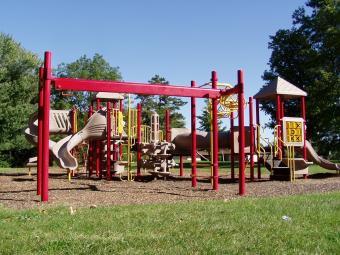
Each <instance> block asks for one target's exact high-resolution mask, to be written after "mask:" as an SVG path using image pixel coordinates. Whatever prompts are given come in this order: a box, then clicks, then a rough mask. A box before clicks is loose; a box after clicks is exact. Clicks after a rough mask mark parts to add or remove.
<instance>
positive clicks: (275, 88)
mask: <svg viewBox="0 0 340 255" xmlns="http://www.w3.org/2000/svg"><path fill="white" fill-rule="evenodd" d="M277 95H280V96H281V98H282V99H294V98H300V97H302V96H307V93H306V92H305V91H303V90H302V89H300V88H298V87H296V86H295V85H293V84H291V83H290V82H288V81H286V80H285V79H283V78H281V77H279V76H278V77H276V78H275V79H274V80H273V81H272V82H271V83H269V84H268V85H266V86H264V87H263V88H262V89H261V90H260V91H259V92H258V93H257V94H255V95H254V98H255V99H260V100H274V99H275V98H276V96H277Z"/></svg>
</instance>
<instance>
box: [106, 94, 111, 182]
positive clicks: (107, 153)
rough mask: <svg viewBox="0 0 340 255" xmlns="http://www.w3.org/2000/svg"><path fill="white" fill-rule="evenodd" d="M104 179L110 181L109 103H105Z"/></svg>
mask: <svg viewBox="0 0 340 255" xmlns="http://www.w3.org/2000/svg"><path fill="white" fill-rule="evenodd" d="M106 108H107V109H106V120H107V124H106V179H107V180H108V181H111V178H112V176H111V110H112V109H111V103H110V101H108V102H107V103H106Z"/></svg>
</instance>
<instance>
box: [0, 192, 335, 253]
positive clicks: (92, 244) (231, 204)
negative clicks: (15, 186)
mask: <svg viewBox="0 0 340 255" xmlns="http://www.w3.org/2000/svg"><path fill="white" fill-rule="evenodd" d="M284 215H286V216H289V217H290V220H288V221H286V220H283V219H282V216H284ZM0 229H1V231H0V254H340V192H333V193H328V194H313V195H299V196H290V197H279V198H241V199H237V200H232V201H226V202H225V201H209V202H190V203H177V204H158V205H130V206H114V207H107V208H100V207H98V208H94V209H89V208H83V209H78V210H77V211H76V213H75V214H74V215H71V214H70V212H69V208H51V209H47V210H46V211H41V210H40V211H39V210H37V209H36V210H25V211H13V210H8V209H4V208H0Z"/></svg>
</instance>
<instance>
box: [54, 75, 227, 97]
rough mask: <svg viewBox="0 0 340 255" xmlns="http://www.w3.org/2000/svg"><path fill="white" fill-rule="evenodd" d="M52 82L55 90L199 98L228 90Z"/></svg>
mask: <svg viewBox="0 0 340 255" xmlns="http://www.w3.org/2000/svg"><path fill="white" fill-rule="evenodd" d="M52 84H54V86H55V88H56V89H57V90H77V91H93V92H116V93H128V94H145V95H164V96H178V97H201V98H203V97H204V98H217V97H219V96H220V95H221V93H227V91H229V90H230V89H226V90H220V89H212V88H197V87H194V88H192V87H186V86H175V85H167V84H147V83H135V82H119V81H104V80H81V79H71V78H53V79H52ZM231 90H233V89H231ZM227 94H229V93H227ZM231 94H232V93H231Z"/></svg>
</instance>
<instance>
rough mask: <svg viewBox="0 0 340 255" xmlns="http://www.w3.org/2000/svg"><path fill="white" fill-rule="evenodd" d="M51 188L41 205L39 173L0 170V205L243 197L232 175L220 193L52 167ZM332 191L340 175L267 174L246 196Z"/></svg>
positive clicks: (172, 181) (180, 181)
mask: <svg viewBox="0 0 340 255" xmlns="http://www.w3.org/2000/svg"><path fill="white" fill-rule="evenodd" d="M49 188H50V191H49V202H48V203H44V204H43V205H42V203H41V202H40V197H39V196H37V195H36V175H35V174H33V175H32V177H29V176H28V175H27V172H15V173H9V172H6V173H0V204H2V205H3V206H5V207H9V208H14V209H25V208H37V207H41V206H44V207H46V206H47V207H49V206H56V205H62V206H73V207H90V206H93V205H96V206H103V205H104V206H105V205H122V204H150V203H171V202H177V201H198V200H212V199H225V200H229V199H236V198H239V196H238V183H237V182H231V181H230V177H222V178H221V179H220V185H219V191H218V192H215V191H212V190H211V185H210V181H209V180H204V179H201V180H199V182H198V188H197V189H196V190H193V189H192V188H191V179H190V177H185V178H179V177H172V178H169V177H168V178H167V180H163V179H158V180H154V178H152V177H150V176H149V177H148V178H145V180H144V181H134V182H127V181H120V180H114V181H110V182H109V181H106V180H99V179H86V178H85V176H84V175H79V176H78V177H75V178H73V179H72V181H71V182H69V181H68V180H67V177H66V174H65V172H62V171H60V170H55V169H53V170H52V172H51V174H50V180H49ZM328 191H340V178H339V177H338V176H337V175H336V174H319V175H316V176H311V178H309V179H307V180H304V179H297V180H296V181H295V182H294V183H290V182H287V181H270V180H269V179H268V176H265V178H263V179H261V180H257V181H255V182H249V181H247V196H250V197H262V196H280V195H290V194H306V193H315V192H328Z"/></svg>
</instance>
